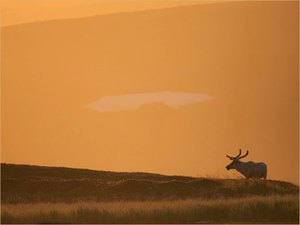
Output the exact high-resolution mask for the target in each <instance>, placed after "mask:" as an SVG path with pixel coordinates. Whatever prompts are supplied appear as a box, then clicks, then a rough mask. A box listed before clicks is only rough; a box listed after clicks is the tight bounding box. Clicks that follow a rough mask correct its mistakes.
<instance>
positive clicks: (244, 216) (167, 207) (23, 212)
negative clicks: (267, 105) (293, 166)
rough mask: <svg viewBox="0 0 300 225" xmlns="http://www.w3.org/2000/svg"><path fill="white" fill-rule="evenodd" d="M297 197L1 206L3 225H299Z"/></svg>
mask: <svg viewBox="0 0 300 225" xmlns="http://www.w3.org/2000/svg"><path fill="white" fill-rule="evenodd" d="M298 218H299V199H298V195H293V196H291V195H288V196H268V197H262V196H257V197H249V198H237V199H217V200H216V199H211V200H202V199H190V200H178V201H127V202H126V201H121V202H78V203H71V204H67V203H35V204H3V205H2V209H1V222H2V223H237V222H238V223H298V222H299V219H298Z"/></svg>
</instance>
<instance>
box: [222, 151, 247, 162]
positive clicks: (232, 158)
mask: <svg viewBox="0 0 300 225" xmlns="http://www.w3.org/2000/svg"><path fill="white" fill-rule="evenodd" d="M239 151H240V152H239V154H238V155H237V156H236V157H232V156H229V155H226V157H228V158H229V159H231V160H234V159H237V158H238V157H239V156H240V155H241V154H242V150H241V149H240V150H239ZM247 154H248V152H247ZM243 157H245V156H243Z"/></svg>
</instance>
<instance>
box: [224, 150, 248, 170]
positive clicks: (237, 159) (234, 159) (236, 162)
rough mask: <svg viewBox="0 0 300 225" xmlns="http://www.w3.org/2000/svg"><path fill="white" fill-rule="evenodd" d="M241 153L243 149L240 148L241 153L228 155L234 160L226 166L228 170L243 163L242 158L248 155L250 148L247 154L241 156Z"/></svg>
mask: <svg viewBox="0 0 300 225" xmlns="http://www.w3.org/2000/svg"><path fill="white" fill-rule="evenodd" d="M241 154H242V150H241V149H240V152H239V154H238V155H237V156H236V157H232V156H228V155H226V157H227V158H229V159H230V160H232V162H231V163H230V164H229V165H228V166H226V169H227V170H230V169H236V168H237V167H238V165H239V164H240V163H241V162H240V159H242V158H244V157H246V156H247V155H248V150H247V152H246V154H245V155H243V156H240V155H241Z"/></svg>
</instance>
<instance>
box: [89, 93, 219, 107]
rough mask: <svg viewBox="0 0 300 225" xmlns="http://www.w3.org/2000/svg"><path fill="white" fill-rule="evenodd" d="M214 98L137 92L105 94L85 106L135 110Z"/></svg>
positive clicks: (178, 105) (196, 94) (202, 95)
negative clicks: (155, 104) (150, 105)
mask: <svg viewBox="0 0 300 225" xmlns="http://www.w3.org/2000/svg"><path fill="white" fill-rule="evenodd" d="M213 98H214V97H213V96H209V95H205V94H199V93H186V92H166V91H165V92H152V93H135V94H125V95H111V96H103V97H101V98H100V99H99V100H97V101H95V102H91V103H89V104H87V105H85V107H87V108H89V109H91V110H94V111H97V112H114V111H133V110H137V109H138V108H139V107H141V106H142V105H145V104H151V103H164V104H165V105H167V106H169V107H171V108H178V107H180V106H183V105H189V104H193V103H199V102H205V101H209V100H212V99H213Z"/></svg>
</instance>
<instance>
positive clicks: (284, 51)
mask: <svg viewBox="0 0 300 225" xmlns="http://www.w3.org/2000/svg"><path fill="white" fill-rule="evenodd" d="M25 2H26V4H25ZM183 3H184V5H185V6H180V5H181V4H183ZM187 3H188V4H194V3H195V1H138V2H137V1H99V2H98V1H96V0H95V1H86V0H63V1H58V0H43V1H37V0H26V1H25V0H24V1H21V0H5V1H1V5H2V7H1V11H2V12H1V23H2V25H5V26H3V27H2V28H1V76H2V79H1V82H2V86H1V94H2V99H1V100H2V111H1V113H2V133H1V141H2V142H1V160H2V162H8V163H26V164H38V165H49V166H67V167H81V168H90V169H97V170H112V171H145V172H155V173H162V174H177V175H189V176H219V177H226V176H236V174H237V173H236V172H234V171H227V170H226V169H225V166H226V165H227V164H229V163H230V161H229V160H228V159H227V158H226V155H235V154H237V153H238V149H239V148H242V150H243V151H246V150H249V155H248V156H247V157H246V158H244V159H243V161H248V160H251V161H255V162H261V161H262V162H265V163H267V165H268V173H269V174H268V178H270V179H282V180H288V181H293V182H298V177H299V129H298V128H299V96H298V94H299V67H298V66H299V7H298V6H299V5H298V2H291V1H290V2H279V1H269V2H266V1H256V2H245V1H243V2H224V1H221V2H219V3H213V4H198V3H197V4H196V5H189V6H187V5H186V4H187ZM202 3H204V2H202ZM94 4H96V5H97V6H96V5H94ZM170 6H172V7H171V8H168V7H170ZM173 6H180V7H173ZM146 9H151V10H146ZM3 10H4V11H3ZM119 11H123V12H124V13H119V14H115V12H119ZM125 11H126V12H125ZM132 11H134V12H132ZM94 14H102V15H99V16H94V17H86V16H87V15H89V16H90V15H94ZM104 14H105V15H104ZM81 17H82V18H81ZM64 18H69V19H64ZM70 18H77V19H70ZM57 19H60V20H57ZM41 20H46V21H44V22H35V21H41ZM28 22H30V23H28ZM10 24H19V25H17V26H9V25H10Z"/></svg>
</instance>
